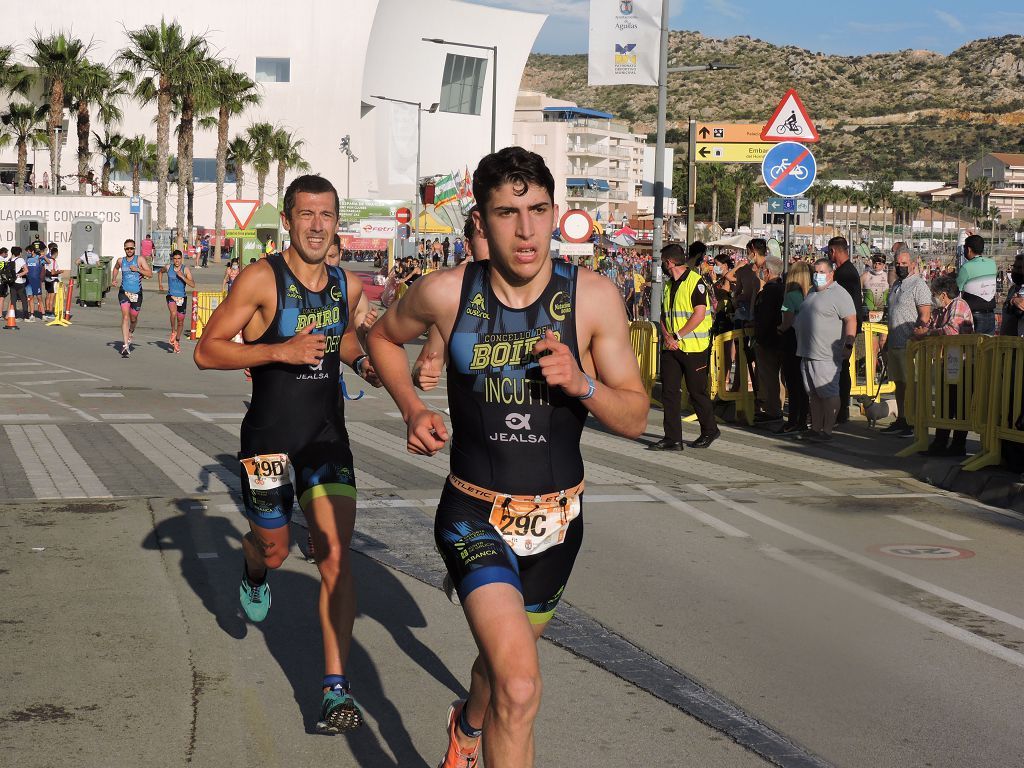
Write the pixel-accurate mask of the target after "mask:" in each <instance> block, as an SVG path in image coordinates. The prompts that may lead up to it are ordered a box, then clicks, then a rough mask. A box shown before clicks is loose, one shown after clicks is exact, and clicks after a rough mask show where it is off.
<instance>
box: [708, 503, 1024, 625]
mask: <svg viewBox="0 0 1024 768" xmlns="http://www.w3.org/2000/svg"><path fill="white" fill-rule="evenodd" d="M689 487H690V488H692V489H694V490H695V491H698V492H699V493H702V494H704V495H705V496H707V497H708V498H709V499H711V500H712V501H714V502H717V503H719V504H722V505H723V506H726V507H729V508H730V509H733V510H735V511H737V512H739V513H740V514H742V515H746V516H747V517H749V518H751V519H753V520H756V521H758V522H759V523H762V524H763V525H767V526H768V527H770V528H774V529H775V530H777V531H782V532H783V533H787V534H789V535H790V536H792V537H793V538H796V539H800V540H801V541H803V542H806V543H807V544H811V545H812V546H815V547H818V548H820V549H824V550H825V551H826V552H831V553H832V554H834V555H839V556H840V557H843V558H846V559H847V560H850V561H851V562H854V563H857V565H860V566H863V567H864V568H867V569H869V570H872V571H875V572H876V573H881V574H882V575H884V576H888V577H889V578H892V579H896V580H897V581H901V582H903V583H904V584H909V585H910V586H912V587H916V588H917V589H920V590H922V591H923V592H928V593H929V594H932V595H935V596H936V597H941V598H942V599H943V600H948V601H949V602H951V603H956V604H957V605H962V606H963V607H964V608H970V609H971V610H972V611H976V612H978V613H981V614H984V615H985V616H988V617H989V618H990V619H995V620H996V621H1001V622H1003V623H1004V624H1009V625H1010V626H1012V627H1017V628H1018V629H1024V619H1022V618H1020V617H1019V616H1014V615H1013V614H1012V613H1007V612H1006V611H1001V610H999V609H998V608H993V607H992V606H990V605H986V604H985V603H982V602H980V601H978V600H974V599H973V598H970V597H967V596H966V595H961V594H959V593H957V592H953V591H952V590H949V589H944V588H943V587H940V586H939V585H938V584H932V583H931V582H930V581H925V580H924V579H919V578H917V577H915V576H910V575H909V574H906V573H903V571H899V570H897V569H895V568H892V567H890V566H888V565H885V564H883V563H879V562H877V561H875V560H872V559H871V558H870V557H865V556H864V555H861V554H859V553H857V552H852V551H850V550H848V549H844V548H843V547H840V546H837V545H836V544H833V543H831V542H829V541H825V539H822V538H819V537H818V536H814V535H813V534H810V533H804V532H803V531H801V530H800V529H799V528H794V527H793V526H791V525H787V524H786V523H783V522H780V521H778V520H775V519H774V518H771V517H768V516H767V515H765V514H762V513H760V512H757V511H756V510H754V509H752V508H751V507H749V506H747V505H746V504H741V503H739V502H736V501H733V500H732V499H727V498H726V497H725V496H722V495H721V494H719V493H715V492H714V491H712V490H709V489H708V488H704V487H703V486H700V485H691V486H689Z"/></svg>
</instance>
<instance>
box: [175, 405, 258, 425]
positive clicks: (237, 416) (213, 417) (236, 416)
mask: <svg viewBox="0 0 1024 768" xmlns="http://www.w3.org/2000/svg"><path fill="white" fill-rule="evenodd" d="M182 410H183V411H185V413H189V414H192V415H193V416H195V417H196V418H197V419H199V420H200V421H205V422H207V423H211V424H212V423H213V422H215V421H217V420H218V419H229V420H231V421H241V420H242V419H244V418H245V414H244V413H200V412H199V411H193V410H192V409H191V408H183V409H182Z"/></svg>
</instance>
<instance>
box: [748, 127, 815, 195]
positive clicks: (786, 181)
mask: <svg viewBox="0 0 1024 768" xmlns="http://www.w3.org/2000/svg"><path fill="white" fill-rule="evenodd" d="M817 173H818V164H817V163H816V162H815V160H814V155H813V154H812V153H811V149H810V147H805V146H804V145H803V144H800V143H798V142H795V141H784V142H782V143H781V144H776V145H775V146H774V147H772V148H771V149H770V150H769V151H768V154H767V155H765V156H764V160H763V161H762V162H761V177H762V178H763V179H764V183H765V184H767V185H768V189H770V190H771V191H772V192H773V193H775V194H776V195H778V196H779V197H799V196H800V195H802V194H803V193H804V192H806V191H807V190H808V189H810V188H811V185H812V184H813V183H814V177H815V176H816V175H817Z"/></svg>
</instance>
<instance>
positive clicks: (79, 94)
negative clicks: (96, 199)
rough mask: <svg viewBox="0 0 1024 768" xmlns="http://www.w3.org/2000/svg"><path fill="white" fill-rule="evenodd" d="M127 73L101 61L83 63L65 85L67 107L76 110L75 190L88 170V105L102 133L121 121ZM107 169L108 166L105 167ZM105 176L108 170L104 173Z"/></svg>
mask: <svg viewBox="0 0 1024 768" xmlns="http://www.w3.org/2000/svg"><path fill="white" fill-rule="evenodd" d="M130 84H131V75H129V74H128V73H126V72H116V73H115V72H113V71H112V70H111V69H110V68H109V67H106V66H104V65H103V64H95V63H92V62H86V63H85V65H84V66H82V67H81V69H79V71H78V72H77V73H76V76H75V77H74V78H73V79H72V80H70V81H69V82H68V84H67V86H66V90H67V92H68V95H69V96H70V97H71V99H70V101H71V109H72V110H73V111H74V112H75V113H76V128H77V131H78V191H79V192H81V193H84V192H85V184H86V176H87V175H88V173H89V158H90V157H91V155H92V153H91V152H90V150H89V133H90V120H91V111H92V107H93V106H94V105H95V107H96V110H97V113H98V117H99V121H100V123H102V124H103V127H104V129H105V133H107V134H109V132H110V128H111V127H112V126H113V125H114V124H116V123H119V122H121V118H122V117H123V116H124V113H123V111H122V110H121V105H120V101H121V99H122V98H123V97H124V96H126V95H128V87H129V85H130ZM108 171H109V168H108ZM108 176H109V173H108Z"/></svg>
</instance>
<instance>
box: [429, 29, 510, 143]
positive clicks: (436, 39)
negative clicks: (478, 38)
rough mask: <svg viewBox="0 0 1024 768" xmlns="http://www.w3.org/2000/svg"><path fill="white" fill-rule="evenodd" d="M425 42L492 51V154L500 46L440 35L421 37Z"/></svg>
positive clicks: (496, 119) (495, 121)
mask: <svg viewBox="0 0 1024 768" xmlns="http://www.w3.org/2000/svg"><path fill="white" fill-rule="evenodd" d="M420 39H421V40H423V42H425V43H435V44H437V45H457V46H460V47H462V48H477V49H479V50H481V51H490V52H491V59H492V62H491V63H492V69H491V154H492V155H493V154H494V150H495V132H496V131H497V125H498V46H496V45H475V44H474V43H456V42H454V41H452V40H442V39H441V38H439V37H423V38H420Z"/></svg>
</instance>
